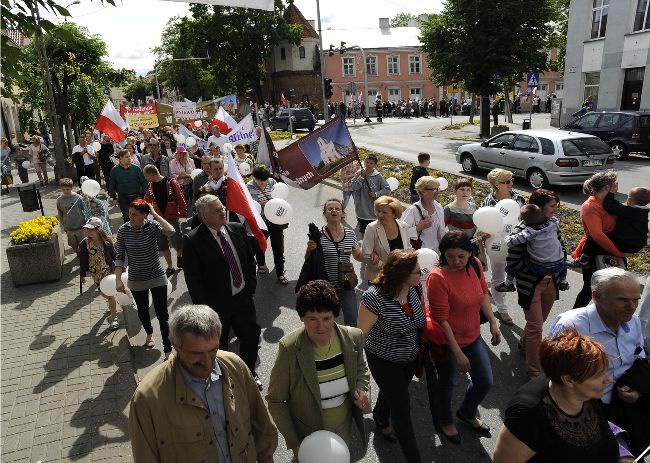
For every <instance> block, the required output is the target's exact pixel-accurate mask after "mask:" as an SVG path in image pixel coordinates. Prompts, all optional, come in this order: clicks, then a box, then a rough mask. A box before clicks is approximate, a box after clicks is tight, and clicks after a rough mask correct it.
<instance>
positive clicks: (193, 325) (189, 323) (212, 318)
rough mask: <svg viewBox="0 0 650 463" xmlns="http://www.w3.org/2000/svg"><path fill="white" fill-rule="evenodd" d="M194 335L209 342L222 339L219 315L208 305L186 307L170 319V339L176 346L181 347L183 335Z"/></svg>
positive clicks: (175, 312)
mask: <svg viewBox="0 0 650 463" xmlns="http://www.w3.org/2000/svg"><path fill="white" fill-rule="evenodd" d="M185 333H192V334H194V335H196V336H201V337H202V338H204V339H206V340H209V339H213V338H215V337H216V338H220V337H221V320H220V319H219V315H217V313H216V312H215V311H214V310H212V309H211V308H210V307H208V306H207V305H201V304H196V305H184V306H182V307H179V308H178V309H176V310H174V311H173V312H172V314H171V316H170V317H169V339H170V341H171V342H172V344H173V345H174V346H178V347H180V346H181V344H182V343H181V341H182V339H183V334H185Z"/></svg>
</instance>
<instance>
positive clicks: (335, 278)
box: [320, 226, 357, 290]
mask: <svg viewBox="0 0 650 463" xmlns="http://www.w3.org/2000/svg"><path fill="white" fill-rule="evenodd" d="M322 232H323V234H322V235H321V237H320V245H321V248H322V249H323V256H324V257H325V272H326V273H327V280H328V281H329V282H330V283H332V284H333V285H334V287H335V288H336V289H337V290H340V289H341V288H340V287H339V264H349V263H350V255H351V254H352V250H353V249H354V248H356V247H357V236H356V234H355V233H354V231H353V230H351V229H350V228H348V227H345V226H344V227H343V232H344V233H345V234H344V236H343V239H342V240H341V241H337V242H336V244H335V243H334V242H333V241H332V240H331V239H329V238H328V235H329V233H328V234H325V232H326V230H325V228H323V230H322ZM337 246H338V251H337V250H336V247H337Z"/></svg>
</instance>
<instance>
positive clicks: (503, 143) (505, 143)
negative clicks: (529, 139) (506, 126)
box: [488, 133, 517, 148]
mask: <svg viewBox="0 0 650 463" xmlns="http://www.w3.org/2000/svg"><path fill="white" fill-rule="evenodd" d="M516 135H517V134H514V133H506V134H503V135H497V136H496V137H494V138H493V139H492V140H490V141H489V142H488V147H489V148H507V147H509V146H510V143H512V140H513V139H514V138H515V136H516Z"/></svg>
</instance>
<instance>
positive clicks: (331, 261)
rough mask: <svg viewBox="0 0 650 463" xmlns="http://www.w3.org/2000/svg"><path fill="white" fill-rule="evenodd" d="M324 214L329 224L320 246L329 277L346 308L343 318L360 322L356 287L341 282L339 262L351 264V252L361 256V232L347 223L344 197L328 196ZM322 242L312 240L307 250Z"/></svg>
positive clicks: (343, 306)
mask: <svg viewBox="0 0 650 463" xmlns="http://www.w3.org/2000/svg"><path fill="white" fill-rule="evenodd" d="M323 216H325V220H327V225H325V226H324V227H323V228H322V229H321V232H322V235H321V237H320V247H321V250H322V252H323V261H324V264H325V271H326V273H327V279H328V281H329V282H330V283H331V284H332V285H334V287H335V288H336V293H337V295H338V297H339V300H340V301H341V309H343V321H344V322H345V324H346V325H348V326H357V313H358V306H357V298H356V293H355V289H354V288H343V287H341V285H339V264H349V263H350V256H352V257H354V258H355V259H356V260H358V261H360V260H361V248H360V247H359V244H358V242H357V236H356V234H355V233H354V230H352V229H351V228H349V227H346V226H344V225H343V223H342V220H343V218H344V217H345V212H344V211H343V204H342V202H341V200H340V199H328V200H327V201H325V205H323ZM317 247H318V243H316V242H315V241H312V240H309V241H308V242H307V253H310V252H315V251H316V248H317Z"/></svg>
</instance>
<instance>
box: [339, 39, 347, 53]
mask: <svg viewBox="0 0 650 463" xmlns="http://www.w3.org/2000/svg"><path fill="white" fill-rule="evenodd" d="M345 52H346V49H345V42H344V41H343V40H341V48H339V53H340V54H343V53H345Z"/></svg>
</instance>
